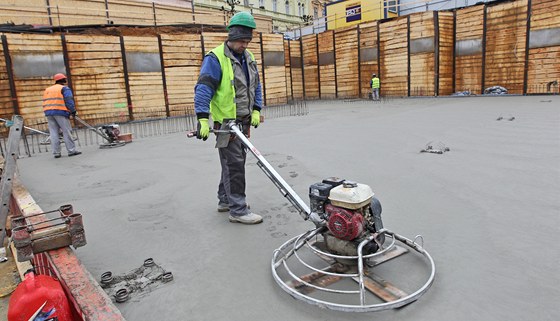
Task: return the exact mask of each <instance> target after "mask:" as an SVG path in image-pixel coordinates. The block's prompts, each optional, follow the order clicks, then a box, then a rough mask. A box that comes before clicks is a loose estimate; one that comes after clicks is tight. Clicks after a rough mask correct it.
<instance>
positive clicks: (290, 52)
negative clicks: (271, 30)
mask: <svg viewBox="0 0 560 321" xmlns="http://www.w3.org/2000/svg"><path fill="white" fill-rule="evenodd" d="M290 41H291V40H290V39H288V57H289V61H290V94H291V95H292V100H294V77H293V74H292V67H293V66H292V47H291V45H290Z"/></svg>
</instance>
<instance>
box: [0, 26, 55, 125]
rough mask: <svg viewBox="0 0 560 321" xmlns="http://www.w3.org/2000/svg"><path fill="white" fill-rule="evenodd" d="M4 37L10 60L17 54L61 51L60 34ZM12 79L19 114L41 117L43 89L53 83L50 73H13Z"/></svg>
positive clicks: (28, 54)
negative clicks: (36, 74)
mask: <svg viewBox="0 0 560 321" xmlns="http://www.w3.org/2000/svg"><path fill="white" fill-rule="evenodd" d="M6 38H7V41H8V46H9V50H10V56H11V58H12V61H13V60H14V59H15V57H17V56H32V55H36V54H52V53H59V52H61V51H62V43H61V38H60V36H52V35H36V34H8V35H6ZM14 81H15V87H16V95H17V97H18V105H19V114H20V115H22V116H23V117H24V119H35V118H43V115H44V114H43V107H42V106H43V102H42V100H43V91H44V90H45V88H47V87H49V86H52V85H54V82H53V80H52V75H50V76H43V77H41V76H33V77H25V76H17V75H15V74H14ZM10 118H11V117H10ZM45 121H46V120H45ZM40 127H41V128H39V129H46V128H47V127H46V125H44V126H40Z"/></svg>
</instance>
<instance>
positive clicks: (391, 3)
mask: <svg viewBox="0 0 560 321" xmlns="http://www.w3.org/2000/svg"><path fill="white" fill-rule="evenodd" d="M387 7H388V8H387V11H389V12H393V13H397V12H398V8H397V1H396V0H393V1H387Z"/></svg>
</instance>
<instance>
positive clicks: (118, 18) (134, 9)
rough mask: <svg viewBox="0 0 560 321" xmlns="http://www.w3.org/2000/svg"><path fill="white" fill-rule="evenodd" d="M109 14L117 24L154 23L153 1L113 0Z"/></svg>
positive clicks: (110, 3) (110, 2)
mask: <svg viewBox="0 0 560 321" xmlns="http://www.w3.org/2000/svg"><path fill="white" fill-rule="evenodd" d="M109 14H110V20H111V21H113V23H115V24H134V25H154V12H153V8H152V4H151V3H146V2H133V1H124V0H111V1H109Z"/></svg>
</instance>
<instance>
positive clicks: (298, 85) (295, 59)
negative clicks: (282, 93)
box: [288, 40, 304, 99]
mask: <svg viewBox="0 0 560 321" xmlns="http://www.w3.org/2000/svg"><path fill="white" fill-rule="evenodd" d="M288 41H289V50H290V72H291V77H292V84H291V87H292V92H293V95H292V98H294V99H303V98H304V92H303V90H304V87H303V71H302V65H303V63H302V57H301V42H300V41H298V40H295V41H294V40H288Z"/></svg>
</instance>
